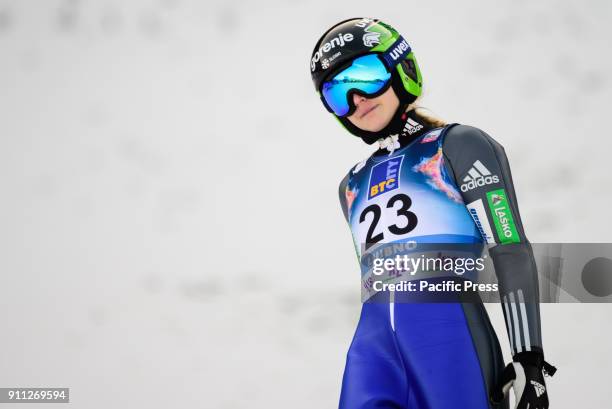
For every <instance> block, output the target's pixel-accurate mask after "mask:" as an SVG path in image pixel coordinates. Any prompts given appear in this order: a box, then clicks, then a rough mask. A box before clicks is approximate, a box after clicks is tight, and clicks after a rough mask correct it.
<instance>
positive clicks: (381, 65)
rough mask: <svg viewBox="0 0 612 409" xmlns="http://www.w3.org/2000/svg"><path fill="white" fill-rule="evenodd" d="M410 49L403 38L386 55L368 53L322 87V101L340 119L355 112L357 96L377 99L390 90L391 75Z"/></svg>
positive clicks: (356, 59) (399, 38) (325, 82)
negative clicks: (355, 94) (354, 97)
mask: <svg viewBox="0 0 612 409" xmlns="http://www.w3.org/2000/svg"><path fill="white" fill-rule="evenodd" d="M410 51H411V50H410V46H409V45H408V43H407V42H406V40H404V38H403V37H401V36H400V37H398V39H397V40H396V41H395V42H394V43H393V44H392V45H391V47H389V48H388V49H387V51H385V52H384V53H372V54H366V55H363V56H361V57H358V58H355V59H354V60H353V61H352V62H351V64H350V65H349V66H348V67H345V68H344V69H342V70H341V71H339V72H338V73H336V74H334V75H333V76H332V77H331V78H329V79H328V80H326V81H324V82H323V84H322V85H321V100H322V101H323V104H324V105H325V107H326V108H327V110H328V111H330V112H332V113H334V114H335V115H337V116H339V117H344V116H348V115H349V114H352V112H353V111H354V110H355V106H354V104H353V102H352V99H353V98H352V97H353V94H354V93H358V94H360V95H364V96H368V97H375V96H378V95H380V94H382V93H383V92H384V91H386V90H387V88H388V87H389V84H390V83H391V72H392V70H393V68H395V66H396V65H397V64H398V63H399V62H400V61H402V60H403V59H404V58H406V56H407V55H408V54H410Z"/></svg>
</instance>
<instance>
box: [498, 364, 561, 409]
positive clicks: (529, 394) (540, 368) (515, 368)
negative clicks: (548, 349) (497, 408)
mask: <svg viewBox="0 0 612 409" xmlns="http://www.w3.org/2000/svg"><path fill="white" fill-rule="evenodd" d="M512 360H513V361H514V362H512V363H511V364H508V366H506V369H504V372H503V373H502V376H501V379H500V380H499V382H498V384H497V386H495V388H494V389H493V391H492V392H491V401H492V402H493V403H495V404H499V403H501V402H502V401H503V400H504V397H505V396H506V395H507V394H508V391H509V390H510V387H512V388H513V389H514V397H515V398H516V401H515V402H516V403H515V406H514V409H548V393H547V391H546V382H544V375H548V376H553V375H554V374H555V372H557V368H555V367H554V366H552V365H550V364H549V363H548V362H546V361H544V355H543V354H541V353H539V352H519V353H518V354H516V355H515V356H514V358H513V359H512Z"/></svg>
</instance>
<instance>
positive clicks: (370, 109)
mask: <svg viewBox="0 0 612 409" xmlns="http://www.w3.org/2000/svg"><path fill="white" fill-rule="evenodd" d="M376 108H378V104H376V105H374V106H372V107H371V108H368V109H367V110H366V111H365V112H364V113H363V114H361V115H360V116H359V118H360V119H361V118H363V117H365V116H366V115H367V114H369V113H370V112H372V111H374V109H376Z"/></svg>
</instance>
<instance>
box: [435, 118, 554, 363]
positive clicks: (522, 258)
mask: <svg viewBox="0 0 612 409" xmlns="http://www.w3.org/2000/svg"><path fill="white" fill-rule="evenodd" d="M443 152H444V158H445V166H446V169H447V171H449V172H450V174H451V176H452V177H454V179H455V181H456V183H457V186H459V187H460V190H461V195H462V197H463V200H464V202H465V204H466V206H467V207H468V210H469V211H470V214H471V215H472V218H474V221H475V223H476V224H477V225H479V227H480V230H481V232H482V233H483V236H485V237H484V238H485V239H486V240H487V242H489V244H491V245H492V246H493V247H491V248H490V249H489V254H490V255H491V258H492V259H493V264H494V266H495V272H496V275H497V278H498V281H499V288H500V297H501V301H502V308H503V313H504V318H505V321H506V329H507V330H508V336H509V339H510V346H511V348H512V354H513V355H516V354H519V353H523V352H536V353H538V354H542V353H543V351H542V335H541V329H540V328H541V326H540V306H539V292H538V275H537V270H536V264H535V260H534V257H533V252H532V250H531V245H530V244H529V241H528V240H527V237H525V232H524V230H523V224H522V222H521V218H520V215H519V209H518V205H517V199H516V193H515V191H514V185H513V183H512V175H511V173H510V166H509V164H508V159H507V158H506V154H505V152H504V148H503V147H502V146H501V145H500V144H499V143H497V142H496V141H495V140H493V138H491V137H490V136H489V135H487V134H486V133H485V132H483V131H481V130H480V129H478V128H474V127H471V126H466V125H456V126H453V127H452V128H450V129H449V130H448V132H447V134H446V137H445V139H444V145H443Z"/></svg>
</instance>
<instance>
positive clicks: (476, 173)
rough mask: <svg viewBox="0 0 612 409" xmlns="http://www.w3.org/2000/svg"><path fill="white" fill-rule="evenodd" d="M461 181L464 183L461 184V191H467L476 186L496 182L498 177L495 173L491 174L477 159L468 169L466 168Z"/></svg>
mask: <svg viewBox="0 0 612 409" xmlns="http://www.w3.org/2000/svg"><path fill="white" fill-rule="evenodd" d="M463 181H464V182H465V183H464V184H462V185H461V191H462V192H468V191H470V190H473V189H476V188H477V187H481V186H485V185H492V184H493V183H498V182H499V177H498V176H497V175H492V174H491V172H490V171H489V169H487V168H486V167H485V165H483V164H482V162H481V161H479V160H477V161H476V162H474V164H473V165H472V167H471V168H470V170H468V174H467V176H466V177H464V178H463Z"/></svg>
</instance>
